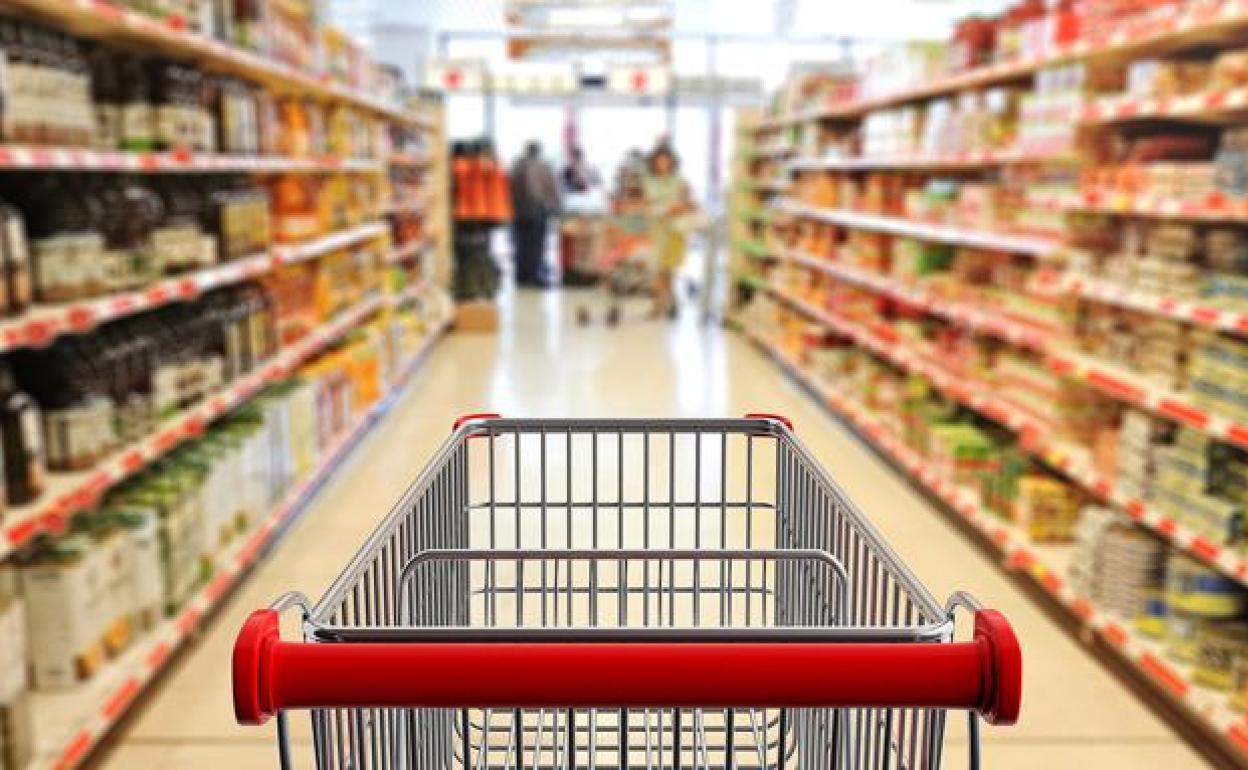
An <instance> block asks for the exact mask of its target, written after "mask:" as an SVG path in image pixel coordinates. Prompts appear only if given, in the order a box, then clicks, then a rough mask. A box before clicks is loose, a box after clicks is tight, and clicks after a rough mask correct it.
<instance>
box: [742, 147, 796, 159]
mask: <svg viewBox="0 0 1248 770" xmlns="http://www.w3.org/2000/svg"><path fill="white" fill-rule="evenodd" d="M796 152H797V147H796V146H795V145H792V144H770V145H764V146H762V147H755V148H754V149H753V150H751V151H750V152H749V153H747V154H748V155H750V156H752V157H754V158H785V157H788V156H789V155H792V154H794V153H796Z"/></svg>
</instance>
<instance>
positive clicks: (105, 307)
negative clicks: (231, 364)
mask: <svg viewBox="0 0 1248 770" xmlns="http://www.w3.org/2000/svg"><path fill="white" fill-rule="evenodd" d="M384 232H386V228H385V227H384V226H383V225H381V224H380V223H369V224H366V225H362V226H360V227H354V228H351V229H349V230H343V231H341V232H338V233H333V234H331V235H327V236H324V237H321V238H317V239H315V240H311V241H308V242H306V243H302V244H297V245H285V246H274V247H273V248H272V250H271V252H270V253H268V254H254V255H252V256H249V257H244V258H242V259H239V260H236V261H233V262H227V263H225V264H223V265H216V266H214V267H210V268H207V269H204V270H199V271H196V272H193V273H188V274H186V275H181V276H175V277H172V278H167V279H164V280H161V281H157V282H156V283H154V284H152V285H150V286H145V287H143V288H141V289H136V290H134V291H125V292H118V293H115V294H109V295H106V296H103V297H96V298H92V299H86V300H81V301H77V302H68V303H60V304H55V305H42V304H40V305H36V306H34V307H32V308H31V309H30V310H29V311H27V312H26V313H23V314H22V315H21V316H19V317H17V318H13V319H9V320H5V321H0V353H3V352H6V351H10V350H15V349H17V348H28V347H43V346H45V345H48V344H50V343H51V342H53V341H54V340H55V339H56V338H58V337H60V336H63V335H66V334H81V333H84V332H88V331H90V330H92V329H94V328H96V327H97V326H99V325H100V324H103V323H107V322H109V321H114V320H116V319H118V318H124V317H126V316H131V315H136V314H138V313H145V312H147V311H149V310H152V309H154V308H157V307H161V306H163V305H168V304H171V303H173V302H186V301H189V300H193V299H195V298H196V297H198V296H199V295H201V294H203V293H204V292H206V291H209V290H211V289H215V288H218V287H221V286H227V285H230V284H235V283H241V282H243V281H247V280H250V279H252V278H256V277H258V276H261V275H264V274H265V273H268V272H270V271H272V270H274V269H276V268H277V267H279V266H281V265H286V264H293V263H296V262H302V261H304V260H308V259H313V258H315V257H318V256H321V255H322V254H325V253H327V252H330V251H334V250H336V249H341V248H344V247H346V246H351V245H353V244H355V243H359V242H361V241H365V240H369V239H372V238H376V237H378V236H380V235H382V234H383V233H384Z"/></svg>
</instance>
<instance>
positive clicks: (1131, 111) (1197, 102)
mask: <svg viewBox="0 0 1248 770" xmlns="http://www.w3.org/2000/svg"><path fill="white" fill-rule="evenodd" d="M1245 108H1248V88H1219V89H1215V90H1210V91H1205V92H1203V93H1197V94H1187V95H1185V96H1154V97H1140V96H1112V97H1107V98H1103V99H1095V100H1092V101H1090V102H1088V103H1087V104H1085V105H1084V106H1083V108H1082V109H1081V110H1079V113H1078V119H1079V121H1080V122H1082V123H1089V124H1106V123H1118V122H1123V121H1129V120H1159V119H1167V118H1182V119H1184V120H1209V121H1214V122H1218V121H1221V120H1224V119H1226V118H1228V117H1230V116H1232V115H1234V114H1235V113H1238V112H1242V111H1243V110H1244V109H1245Z"/></svg>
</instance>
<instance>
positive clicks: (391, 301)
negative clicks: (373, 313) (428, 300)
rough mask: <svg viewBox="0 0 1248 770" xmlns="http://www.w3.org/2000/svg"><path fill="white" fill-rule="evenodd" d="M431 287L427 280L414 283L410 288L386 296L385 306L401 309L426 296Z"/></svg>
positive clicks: (430, 282)
mask: <svg viewBox="0 0 1248 770" xmlns="http://www.w3.org/2000/svg"><path fill="white" fill-rule="evenodd" d="M431 285H432V281H430V280H429V279H428V278H423V279H421V280H419V281H417V282H416V283H413V284H412V285H411V286H406V287H404V288H403V290H402V291H399V292H397V293H395V294H389V295H387V296H386V306H387V307H389V308H391V309H397V308H401V307H403V306H404V305H407V304H408V303H409V302H411V301H412V300H414V299H416V298H418V297H421V296H423V295H424V294H426V293H427V292H428V291H429V287H430V286H431Z"/></svg>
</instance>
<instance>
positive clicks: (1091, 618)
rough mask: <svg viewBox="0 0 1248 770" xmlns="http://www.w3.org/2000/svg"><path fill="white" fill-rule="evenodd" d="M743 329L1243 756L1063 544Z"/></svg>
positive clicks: (1235, 725)
mask: <svg viewBox="0 0 1248 770" xmlns="http://www.w3.org/2000/svg"><path fill="white" fill-rule="evenodd" d="M744 333H745V335H746V337H747V338H748V339H749V340H750V341H751V342H753V343H754V344H755V345H756V346H758V347H759V348H760V349H761V350H763V351H764V352H765V353H767V354H768V355H769V356H771V357H772V358H773V359H774V360H775V361H776V362H777V363H778V364H779V365H780V366H781V368H782V369H783V370H784V371H785V372H786V373H788V374H789V375H790V376H791V377H792V378H794V379H795V380H797V381H798V382H799V383H801V384H802V385H803V386H804V387H805V388H806V389H807V390H809V391H810V392H811V393H813V394H814V395H815V396H816V397H817V398H818V399H819V400H820V401H821V402H822V403H823V404H824V405H825V406H826V407H828V408H829V409H831V410H832V411H833V412H834V413H836V414H837V415H838V416H840V417H842V418H843V419H844V420H846V421H847V422H848V423H849V424H850V425H852V426H853V427H854V428H855V429H856V430H857V431H858V432H859V434H860V435H862V436H864V437H865V439H866V440H867V441H869V442H870V443H871V445H872V446H874V447H875V448H876V449H877V450H878V451H879V452H880V453H881V454H882V455H884V456H885V457H887V458H888V459H889V460H890V461H891V462H892V463H893V464H894V465H895V467H897V468H898V469H900V470H902V471H904V472H905V473H906V474H907V476H908V478H910V480H911V481H912V482H914V483H916V484H917V485H919V486H920V487H922V488H923V489H924V490H925V491H927V492H928V493H929V494H931V495H933V496H934V497H935V498H937V499H939V500H940V501H941V502H942V503H943V504H944V505H945V506H946V507H947V508H948V509H949V510H951V511H953V512H954V513H955V514H957V515H958V516H959V517H961V518H962V519H963V520H965V521H966V522H967V523H968V524H969V525H971V527H972V528H973V529H974V530H975V531H977V532H978V533H979V534H980V535H981V536H982V538H983V542H984V543H985V544H987V545H988V546H989V547H990V548H991V549H992V550H993V551H994V553H996V554H997V555H999V556H1000V557H1001V564H1002V566H1003V568H1004V569H1006V570H1007V571H1010V572H1013V573H1016V574H1018V575H1020V576H1022V577H1025V578H1026V579H1027V580H1028V582H1030V583H1032V584H1033V585H1034V586H1035V587H1037V588H1039V589H1040V590H1042V591H1043V592H1044V593H1046V594H1047V595H1048V596H1049V597H1051V598H1052V599H1054V600H1055V601H1056V604H1057V605H1058V606H1059V607H1060V608H1061V609H1062V610H1063V611H1064V613H1066V615H1067V617H1068V619H1070V620H1071V621H1073V622H1075V623H1077V624H1078V626H1079V627H1080V628H1082V629H1086V630H1087V631H1090V632H1092V633H1094V634H1095V635H1096V636H1097V637H1098V638H1099V639H1100V640H1101V641H1102V642H1103V643H1104V644H1105V646H1106V647H1107V648H1108V649H1110V650H1112V651H1113V652H1114V653H1115V654H1116V655H1117V656H1118V658H1119V659H1120V660H1121V661H1122V662H1123V663H1125V664H1126V665H1128V666H1130V667H1131V668H1132V669H1133V670H1135V671H1136V672H1137V673H1139V674H1140V675H1141V678H1142V679H1143V680H1144V681H1146V682H1148V683H1149V684H1151V685H1152V686H1153V688H1154V689H1155V690H1156V691H1157V692H1158V693H1160V694H1163V695H1164V696H1166V697H1167V698H1169V699H1170V700H1171V702H1173V703H1175V704H1176V705H1178V706H1180V707H1181V708H1182V709H1183V713H1184V714H1185V715H1186V716H1187V718H1188V719H1189V720H1190V721H1191V723H1192V724H1193V725H1195V726H1197V727H1199V728H1200V729H1202V731H1204V732H1208V733H1210V734H1211V735H1215V736H1217V737H1218V738H1219V739H1220V740H1221V741H1223V742H1224V743H1225V744H1226V746H1227V748H1228V749H1229V750H1230V751H1231V752H1232V753H1233V754H1234V755H1236V756H1238V757H1239V758H1240V759H1242V760H1245V761H1248V724H1246V723H1245V721H1244V719H1243V716H1242V714H1241V713H1240V712H1238V711H1237V710H1236V709H1234V708H1232V707H1231V706H1230V704H1229V697H1228V695H1227V693H1223V692H1216V691H1212V690H1210V689H1208V688H1204V687H1201V686H1200V685H1197V684H1196V683H1195V682H1194V680H1193V678H1192V675H1191V672H1190V670H1189V667H1187V666H1185V665H1182V664H1178V663H1174V662H1172V661H1170V660H1169V659H1167V657H1166V656H1165V655H1164V654H1163V653H1162V652H1161V650H1160V649H1159V646H1158V645H1157V644H1155V643H1154V642H1152V641H1150V640H1148V639H1146V638H1144V637H1143V636H1141V635H1140V634H1139V633H1137V632H1136V631H1134V630H1133V629H1132V627H1131V623H1130V621H1129V620H1127V619H1124V618H1120V617H1118V616H1116V615H1114V614H1112V613H1108V612H1105V611H1103V610H1101V609H1099V608H1098V607H1096V606H1095V604H1094V603H1093V602H1092V601H1091V600H1089V599H1087V598H1086V597H1083V596H1081V595H1080V594H1079V593H1078V592H1076V591H1075V590H1074V588H1073V587H1072V586H1071V584H1070V583H1069V582H1068V581H1067V579H1066V575H1067V574H1068V570H1067V568H1066V567H1067V565H1068V564H1069V561H1070V559H1071V557H1072V549H1071V548H1070V547H1068V546H1061V545H1057V546H1051V545H1036V544H1033V543H1032V542H1031V541H1030V539H1029V538H1028V537H1027V536H1026V535H1025V534H1024V533H1023V532H1021V531H1020V530H1019V529H1018V528H1017V527H1015V526H1013V525H1012V524H1010V523H1008V522H1006V521H1004V520H1003V519H1001V518H1000V517H998V516H997V515H995V514H993V513H992V512H991V511H988V510H986V509H985V508H984V507H983V506H982V505H981V504H980V502H979V500H978V497H977V496H976V495H975V494H974V493H973V492H971V491H970V490H967V489H963V488H961V487H958V486H957V485H955V484H953V483H951V482H950V481H949V480H948V479H947V478H945V477H944V476H943V475H942V474H941V473H939V472H938V470H937V469H936V468H935V467H933V466H932V465H931V464H930V463H929V462H928V461H927V460H926V459H925V458H923V457H922V456H920V455H919V454H918V453H917V452H915V451H914V450H912V449H910V448H909V447H908V446H906V445H905V443H904V442H902V441H901V440H900V438H899V437H898V436H897V434H896V433H895V431H893V430H892V429H891V428H890V427H889V426H888V425H886V424H885V423H884V422H882V421H881V420H879V419H878V418H877V417H876V416H875V415H873V414H872V413H871V412H870V411H869V410H867V409H866V408H865V407H864V406H863V405H862V404H860V403H858V402H857V401H855V400H853V399H851V398H847V397H845V396H843V395H841V392H840V391H839V390H838V389H836V388H833V387H829V386H827V385H826V384H824V383H821V382H819V381H818V380H817V379H816V378H815V377H814V376H813V375H812V374H810V373H809V372H808V371H806V370H805V368H804V367H803V366H802V365H801V364H800V363H799V362H798V361H796V360H794V359H793V357H792V356H790V355H789V354H787V353H786V352H785V351H783V350H782V349H781V348H780V347H779V346H777V345H776V344H774V343H772V342H771V341H770V340H768V339H767V338H766V337H765V335H762V334H759V333H758V332H755V331H753V330H751V329H749V328H746V329H745V330H744Z"/></svg>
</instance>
